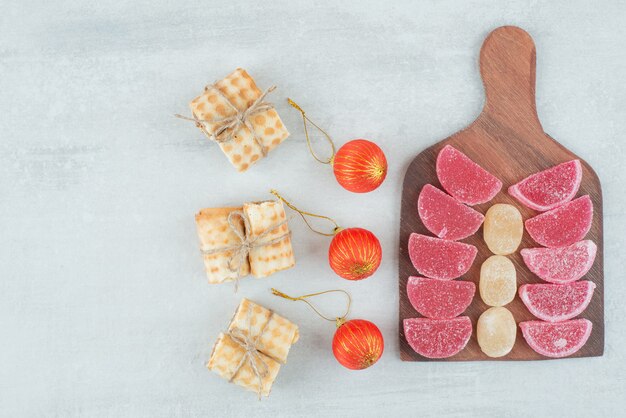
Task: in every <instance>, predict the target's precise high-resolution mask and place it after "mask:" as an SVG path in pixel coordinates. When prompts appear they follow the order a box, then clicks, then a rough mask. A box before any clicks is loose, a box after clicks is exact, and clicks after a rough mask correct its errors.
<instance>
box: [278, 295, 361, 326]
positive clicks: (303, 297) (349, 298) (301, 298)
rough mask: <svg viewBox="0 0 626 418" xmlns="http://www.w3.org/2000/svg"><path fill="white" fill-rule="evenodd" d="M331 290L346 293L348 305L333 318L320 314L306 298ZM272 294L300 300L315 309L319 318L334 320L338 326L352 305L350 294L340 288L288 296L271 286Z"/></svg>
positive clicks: (343, 320) (344, 320) (341, 323)
mask: <svg viewBox="0 0 626 418" xmlns="http://www.w3.org/2000/svg"><path fill="white" fill-rule="evenodd" d="M333 292H339V293H343V294H344V295H346V297H347V298H348V307H347V309H346V313H345V314H343V315H342V316H338V317H335V318H330V317H327V316H326V315H324V314H322V313H321V312H320V311H319V310H318V309H317V308H316V307H315V305H313V304H312V303H311V302H309V301H308V300H307V299H308V298H311V297H314V296H320V295H324V294H326V293H333ZM272 294H273V295H275V296H279V297H281V298H283V299H288V300H293V301H296V302H297V301H302V302H304V303H306V304H307V305H309V307H310V308H311V309H313V311H315V313H316V314H317V315H318V316H320V317H321V318H323V319H325V320H327V321H330V322H334V323H335V324H336V325H337V327H340V326H341V325H343V323H344V322H346V318H347V317H348V314H349V313H350V307H351V306H352V298H351V297H350V294H349V293H348V292H346V291H345V290H341V289H332V290H325V291H323V292H317V293H309V294H308V295H302V296H296V297H293V296H289V295H287V294H285V293H283V292H281V291H280V290H278V289H274V288H272Z"/></svg>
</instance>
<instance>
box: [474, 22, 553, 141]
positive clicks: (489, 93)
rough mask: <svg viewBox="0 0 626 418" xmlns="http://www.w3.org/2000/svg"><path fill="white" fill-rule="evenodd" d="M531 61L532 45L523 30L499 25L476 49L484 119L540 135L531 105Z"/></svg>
mask: <svg viewBox="0 0 626 418" xmlns="http://www.w3.org/2000/svg"><path fill="white" fill-rule="evenodd" d="M535 62H536V54H535V43H534V42H533V39H532V38H531V37H530V35H529V34H528V33H526V32H525V31H524V30H523V29H520V28H518V27H516V26H502V27H499V28H497V29H495V30H494V31H492V32H491V33H490V34H489V36H487V38H486V39H485V42H483V46H482V48H481V50H480V74H481V77H482V79H483V84H484V87H485V96H486V99H485V107H484V109H483V114H485V115H484V116H488V117H490V118H492V119H496V120H497V121H498V122H500V123H505V124H507V125H508V126H512V125H513V126H515V125H520V122H522V124H523V125H525V127H526V128H528V129H531V130H534V129H537V128H538V129H540V130H541V131H542V132H543V130H542V128H541V123H540V122H539V118H538V116H537V106H536V104H535Z"/></svg>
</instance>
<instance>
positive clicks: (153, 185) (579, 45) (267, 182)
mask: <svg viewBox="0 0 626 418" xmlns="http://www.w3.org/2000/svg"><path fill="white" fill-rule="evenodd" d="M625 20H626V4H625V3H624V2H619V1H607V2H603V3H602V5H601V6H600V5H598V4H595V3H590V2H588V1H581V0H571V1H563V0H557V1H551V2H537V1H529V0H511V1H508V2H506V3H505V2H493V1H476V0H473V1H470V2H459V1H449V0H443V1H436V2H435V1H423V2H413V1H408V0H398V1H395V2H391V3H390V2H378V1H361V2H355V1H341V2H324V3H321V2H317V3H316V2H310V1H308V2H304V1H284V0H283V1H277V2H263V3H260V2H253V1H241V2H237V3H235V2H226V1H219V0H216V1H214V2H211V3H210V4H208V3H202V2H195V3H185V4H183V3H179V2H168V1H164V0H151V1H145V0H139V1H133V2H121V1H111V0H100V1H98V2H78V1H70V0H60V1H55V2H45V1H24V2H20V1H5V2H3V3H2V13H0V71H1V74H2V77H0V91H1V92H2V94H1V95H0V108H1V109H2V111H1V112H0V127H1V130H2V140H1V141H0V196H1V203H0V236H1V239H0V277H1V278H2V280H0V328H1V329H2V340H1V342H0V357H1V358H2V359H3V361H2V363H1V364H0V388H1V392H2V395H1V396H0V404H1V405H2V414H4V415H7V416H12V417H19V416H29V417H30V416H62V417H77V416H86V417H96V418H99V417H111V416H113V417H168V418H169V417H203V416H207V414H213V415H215V416H223V417H237V416H260V417H272V418H275V417H302V416H317V417H322V416H324V417H326V416H338V417H350V416H357V417H379V416H381V414H384V415H385V416H390V417H392V416H419V417H442V418H444V417H445V418H452V417H466V416H468V415H470V414H471V415H475V416H478V417H504V416H506V417H520V416H536V417H542V416H545V417H557V416H564V415H565V416H578V417H594V416H598V417H617V416H621V415H623V413H624V410H625V409H626V401H625V399H624V396H623V394H624V393H625V392H626V381H625V380H624V369H626V353H625V352H624V350H623V349H622V347H624V346H625V345H626V332H625V331H624V327H623V325H621V324H622V320H623V318H625V317H626V305H625V304H623V303H622V301H624V300H626V281H625V280H623V279H622V278H623V272H624V271H626V259H625V258H624V257H623V256H621V255H622V254H623V248H625V247H626V239H625V238H624V237H626V221H625V217H624V213H626V200H625V198H624V193H623V189H624V185H625V184H626V176H625V173H624V170H623V166H624V163H623V160H624V155H626V141H624V132H626V120H625V118H624V109H626V90H625V89H624V86H626V51H625V50H624V45H625V44H626V27H624V21H625ZM270 22H274V23H270ZM504 24H516V25H519V26H521V27H523V28H525V29H526V30H528V31H529V32H530V33H531V34H532V36H533V38H534V40H535V42H536V44H537V53H538V55H537V101H538V111H539V117H540V118H541V121H542V123H543V126H544V128H545V130H546V132H548V133H549V134H550V135H551V136H553V137H555V138H557V139H558V140H559V141H561V143H562V144H563V145H564V146H566V147H568V148H569V149H571V150H572V151H574V152H576V153H578V154H579V155H581V156H583V157H584V158H585V159H587V161H588V162H589V163H590V164H591V165H592V166H593V167H594V168H595V169H596V170H597V172H598V175H599V176H600V179H601V181H602V187H603V192H604V238H605V248H604V249H605V258H606V259H605V262H606V264H605V277H606V281H605V292H604V294H605V309H606V324H607V327H606V338H607V343H606V351H605V355H604V357H601V358H588V359H571V360H569V359H568V360H559V361H549V362H507V363H502V362H470V363H451V364H442V363H404V362H401V361H400V359H399V356H398V352H399V348H398V338H397V333H398V322H397V321H398V312H397V287H398V283H397V280H395V277H396V274H397V265H398V263H397V259H396V257H397V254H396V252H397V242H398V223H399V216H400V215H399V207H400V204H399V198H400V189H401V186H402V178H403V177H404V172H405V170H406V167H407V165H408V164H409V162H410V161H411V160H412V159H413V158H414V157H415V155H416V154H418V153H419V152H420V151H422V150H423V149H424V148H426V147H428V146H429V145H431V144H433V143H434V142H436V141H438V140H441V139H443V138H445V137H446V136H448V135H450V134H452V133H453V132H456V131H458V130H460V129H462V128H463V127H464V126H466V125H468V124H469V123H470V122H471V121H472V120H473V119H474V118H475V117H476V115H478V114H479V112H480V110H481V108H482V104H483V87H482V82H481V79H480V76H479V74H478V67H477V53H478V48H480V45H481V44H482V42H483V39H484V37H485V36H486V35H487V33H489V31H491V30H492V29H494V28H495V27H497V26H500V25H504ZM238 66H243V67H246V68H247V69H248V70H249V71H250V72H251V74H252V75H253V76H254V77H255V80H256V81H257V82H258V83H259V85H260V86H263V87H266V86H270V85H271V84H274V83H275V84H277V85H278V89H277V90H276V91H275V92H274V93H272V94H270V99H272V100H273V101H274V103H276V104H277V107H278V110H279V113H280V115H281V118H282V119H283V122H284V123H285V126H287V127H288V129H289V130H290V132H291V136H290V137H289V139H287V140H286V141H285V142H284V143H283V144H281V145H280V146H279V147H278V148H276V149H275V150H274V151H272V152H271V153H270V155H269V156H268V157H267V158H264V159H262V160H261V161H259V162H258V164H256V165H255V166H254V167H252V168H250V169H249V170H248V172H247V173H244V174H237V173H235V172H234V170H233V168H232V167H231V166H230V164H229V163H228V161H227V160H226V158H224V156H223V155H222V153H221V151H220V150H219V149H218V147H216V146H214V145H213V144H210V143H208V142H207V140H206V138H205V137H204V135H202V133H201V132H200V131H199V130H198V129H197V128H195V126H193V123H191V122H185V121H181V120H178V119H175V118H173V117H172V114H173V113H181V112H185V111H187V109H188V107H187V105H188V103H189V101H190V100H191V99H193V98H194V97H195V96H196V95H197V94H198V91H199V89H201V88H202V86H204V85H205V84H207V83H210V82H213V81H215V80H216V79H218V78H220V77H223V76H224V74H228V73H229V72H230V71H232V70H234V69H235V68H236V67H238ZM287 96H290V97H292V98H293V99H294V100H296V101H297V102H298V103H299V104H300V105H302V106H303V107H304V109H305V110H306V111H307V113H308V115H309V116H310V117H311V118H312V119H313V121H315V122H316V123H318V124H319V125H320V126H323V127H325V128H327V129H328V130H329V131H330V133H331V134H332V135H333V138H334V139H335V141H336V142H337V145H338V146H340V145H342V144H343V143H345V142H347V141H348V140H350V139H354V138H357V137H366V138H368V139H371V140H373V141H376V142H377V143H378V144H379V145H380V146H381V148H382V149H383V150H384V151H385V153H386V155H387V159H388V162H389V173H388V176H387V179H386V180H385V182H384V183H383V184H382V185H381V187H380V188H379V189H377V190H375V191H374V192H372V193H370V194H367V195H362V196H361V195H354V194H351V193H348V192H346V191H345V190H344V189H343V188H341V187H340V186H339V185H338V184H337V183H336V180H335V178H334V176H333V173H332V170H330V169H329V168H328V167H325V166H322V165H320V164H319V163H317V162H316V161H314V160H313V159H312V158H311V157H310V156H309V155H308V154H307V150H306V143H305V141H304V136H303V134H302V128H301V125H300V123H301V117H300V114H299V113H298V112H296V111H295V110H292V109H291V108H290V107H289V105H288V104H286V103H285V100H286V97H287ZM33 103H35V104H37V105H38V107H37V109H38V110H37V112H34V111H33V108H32V106H33ZM314 145H315V146H316V147H317V148H316V149H317V150H318V152H320V153H322V152H324V151H325V150H326V148H323V147H324V145H323V143H322V142H315V144H314ZM271 187H275V188H277V189H278V190H280V191H281V192H282V193H285V194H287V195H288V197H291V198H293V199H297V203H299V204H300V205H301V206H302V207H304V208H309V209H319V210H320V211H322V209H324V211H325V212H328V214H330V215H333V216H336V217H338V218H341V219H338V220H340V221H343V222H342V223H344V224H345V226H361V227H364V228H367V229H370V230H371V231H372V232H374V233H375V234H376V235H377V236H378V238H379V239H380V241H381V244H382V246H383V253H384V256H383V262H382V264H381V267H380V269H379V270H378V271H377V273H376V274H375V275H374V276H372V277H370V278H369V279H367V280H364V281H362V282H357V283H346V282H343V281H341V280H340V279H338V278H337V277H335V275H334V273H333V272H332V270H331V269H330V267H329V266H328V264H327V263H326V262H325V259H326V254H327V251H328V244H329V241H327V240H325V239H322V238H321V237H319V236H317V235H315V234H312V233H310V232H309V231H308V229H307V228H306V227H305V226H304V225H303V224H302V222H300V221H299V220H298V219H297V218H295V219H294V220H293V221H292V222H291V223H290V228H291V229H292V232H293V247H294V253H295V255H296V266H295V267H294V268H293V269H291V270H288V271H285V272H281V273H277V274H276V275H274V276H272V277H270V278H268V279H263V280H245V281H242V283H241V290H240V291H239V293H238V294H233V289H232V287H231V286H229V285H224V286H222V285H217V286H209V285H208V284H207V283H206V277H205V274H204V272H203V266H202V260H201V257H200V255H199V254H198V241H197V236H196V233H195V228H194V220H193V215H194V214H195V213H197V211H198V210H199V209H200V208H203V207H209V206H218V205H240V204H241V203H243V201H245V200H262V199H266V198H271V197H272V196H271V195H269V194H268V193H267V190H268V189H269V188H271ZM327 202H332V203H327ZM331 212H332V213H331ZM481 261H482V259H481ZM269 287H276V288H278V289H280V290H282V291H285V292H287V293H289V292H293V293H296V292H299V291H302V292H303V293H304V292H315V291H320V290H324V289H331V288H337V287H341V288H345V289H347V290H348V291H349V292H350V294H351V295H352V298H353V300H354V305H353V310H352V317H353V318H359V317H361V318H366V319H368V320H371V321H373V322H375V323H376V325H378V326H379V328H380V329H381V331H382V333H383V335H384V337H385V343H386V344H388V347H385V354H384V355H383V356H382V358H381V359H380V361H379V362H378V363H377V364H376V365H375V366H374V367H371V368H369V369H367V370H364V371H361V372H358V373H354V372H350V371H348V370H344V369H343V368H342V367H341V366H340V365H338V364H337V362H336V360H335V359H334V357H333V355H332V352H331V351H330V344H331V341H332V337H333V329H332V328H333V327H332V325H329V324H327V323H325V322H324V321H321V320H320V319H319V318H317V317H316V316H314V315H313V314H312V313H311V312H310V311H309V310H308V309H307V307H306V306H304V305H302V306H299V304H297V303H292V302H288V301H284V300H279V299H277V298H276V297H274V296H272V295H271V294H270V293H269V290H268V288H269ZM243 297H248V298H250V299H252V300H254V301H255V302H258V303H261V304H262V305H263V306H267V307H268V308H272V309H275V310H276V311H277V312H279V313H280V314H281V315H284V316H285V317H287V318H289V319H290V320H292V321H294V322H295V323H297V324H298V325H299V326H300V330H301V331H302V335H301V341H299V342H298V344H296V345H295V346H294V347H293V351H292V352H291V353H290V354H289V362H288V364H287V365H286V366H285V367H283V369H282V370H281V373H280V376H279V378H278V379H277V380H276V384H275V386H274V388H273V390H272V394H271V396H270V398H269V399H268V400H267V402H266V401H265V400H264V401H263V402H261V403H259V402H257V401H256V399H255V398H254V395H253V394H252V395H251V394H249V393H246V392H245V391H242V390H240V389H239V388H237V387H236V386H235V385H229V384H228V383H226V382H224V381H222V380H221V379H219V378H218V377H217V376H213V375H212V374H211V373H209V372H208V371H207V370H206V369H205V367H204V363H205V362H206V360H207V359H208V358H209V355H210V350H211V344H212V343H213V342H214V340H215V338H216V336H217V335H218V334H219V332H220V331H223V330H224V329H225V328H226V326H227V325H228V321H229V320H230V317H231V316H232V313H233V311H234V309H235V308H236V306H237V305H238V303H239V301H240V300H241V298H243ZM318 303H319V304H320V309H323V310H324V311H325V312H329V313H330V312H333V309H336V308H337V306H338V304H341V303H343V299H341V297H340V296H337V297H336V298H335V297H333V296H329V297H328V298H327V299H324V298H322V299H321V300H319V301H318ZM520 338H521V336H520ZM520 387H523V388H524V390H523V391H521V390H520ZM554 388H558V396H555V395H554V393H555V392H554ZM529 399H530V400H532V401H530V402H529V401H528V400H529Z"/></svg>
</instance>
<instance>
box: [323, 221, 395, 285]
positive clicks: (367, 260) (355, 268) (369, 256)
mask: <svg viewBox="0 0 626 418" xmlns="http://www.w3.org/2000/svg"><path fill="white" fill-rule="evenodd" d="M382 257H383V250H382V248H381V247H380V242H379V241H378V238H376V235H374V234H372V233H371V232H370V231H368V230H367V229H363V228H347V229H342V230H341V231H339V232H338V233H337V234H335V236H334V237H333V240H332V241H331V243H330V247H329V248H328V262H329V263H330V267H331V268H332V269H333V271H334V272H335V273H337V274H338V275H339V276H340V277H343V278H344V279H347V280H362V279H365V278H366V277H369V276H371V275H372V274H374V272H375V271H376V270H377V269H378V267H379V266H380V261H381V259H382Z"/></svg>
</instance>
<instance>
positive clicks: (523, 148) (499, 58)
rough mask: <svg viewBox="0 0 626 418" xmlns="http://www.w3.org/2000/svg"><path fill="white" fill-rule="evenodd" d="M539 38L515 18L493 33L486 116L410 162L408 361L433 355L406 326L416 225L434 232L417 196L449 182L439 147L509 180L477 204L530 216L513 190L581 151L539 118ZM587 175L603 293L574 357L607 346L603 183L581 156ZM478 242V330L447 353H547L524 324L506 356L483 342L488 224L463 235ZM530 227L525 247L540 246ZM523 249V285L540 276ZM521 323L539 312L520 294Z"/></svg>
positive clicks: (403, 271)
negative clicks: (441, 173)
mask: <svg viewBox="0 0 626 418" xmlns="http://www.w3.org/2000/svg"><path fill="white" fill-rule="evenodd" d="M535 58H536V55H535V45H534V42H533V40H532V38H531V37H530V35H529V34H528V33H526V32H525V31H523V30H522V29H520V28H517V27H513V26H505V27H500V28H498V29H496V30H494V31H493V32H491V33H490V34H489V36H488V37H487V38H486V39H485V42H484V43H483V46H482V48H481V51H480V73H481V76H482V79H483V84H484V88H485V93H486V100H485V105H484V108H483V111H482V113H481V114H480V116H479V117H478V118H477V119H476V120H475V121H474V122H473V123H472V124H471V125H470V126H469V127H468V128H466V129H464V130H462V131H461V132H458V133H456V134H454V135H452V136H450V137H448V138H446V139H444V140H443V141H441V142H438V143H437V144H435V145H433V146H431V147H430V148H427V149H426V150H424V151H423V152H421V153H420V154H419V155H418V156H417V157H416V158H415V159H414V160H413V161H412V163H411V164H410V165H409V168H408V170H407V173H406V175H405V178H404V185H403V192H402V209H401V218H400V255H399V291H400V303H399V305H400V306H399V308H400V315H399V331H400V354H401V358H402V360H405V361H430V359H427V358H424V357H422V356H420V355H419V354H417V353H415V352H414V351H413V349H412V348H411V347H410V346H409V345H408V343H407V341H406V339H405V337H404V332H403V326H402V323H403V320H404V319H405V318H411V317H419V316H420V315H419V314H418V313H417V312H416V311H415V309H414V308H413V307H412V306H411V303H410V302H409V300H408V298H407V293H406V283H407V279H408V277H409V276H412V275H414V276H417V275H419V274H418V273H417V271H416V270H415V268H414V267H413V265H412V263H411V260H410V259H409V254H408V250H407V243H408V239H409V236H410V234H411V233H412V232H418V233H422V234H427V235H431V236H432V234H431V233H430V232H429V231H428V230H427V229H426V228H425V227H424V225H423V224H422V222H421V221H420V219H419V216H418V213H417V198H418V195H419V192H420V191H421V189H422V187H423V186H424V185H425V184H428V183H430V184H433V185H435V186H437V187H439V188H441V185H440V183H439V181H438V179H437V176H436V173H435V161H436V158H437V154H438V153H439V151H440V150H441V148H443V147H444V146H445V145H452V146H453V147H455V148H457V149H459V150H460V151H462V152H463V153H465V154H466V155H467V156H469V157H470V158H471V159H472V160H474V161H476V162H477V163H478V164H480V165H481V166H482V167H484V168H485V169H487V170H488V171H489V172H491V173H492V174H494V175H495V176H497V177H498V178H499V179H500V180H502V182H503V184H504V185H503V188H502V191H501V192H500V193H499V194H498V195H497V196H496V197H495V198H494V199H493V200H492V201H490V202H488V203H485V204H481V205H477V206H475V207H474V208H475V209H477V210H478V211H480V212H481V213H483V214H484V213H485V212H486V211H487V209H488V208H489V207H490V206H492V205H493V204H496V203H509V204H512V205H514V206H515V207H517V208H518V209H519V210H520V212H521V213H522V216H523V218H524V220H526V219H528V218H530V217H532V216H535V215H536V214H537V212H535V211H533V210H531V209H528V208H526V207H524V206H522V205H521V204H520V203H519V202H517V201H516V200H515V199H513V198H512V197H511V196H509V195H508V194H507V192H506V191H507V188H508V187H509V186H511V185H512V184H514V183H517V182H518V181H519V180H521V179H523V178H524V177H526V176H528V175H530V174H532V173H535V172H537V171H540V170H544V169H546V168H549V167H551V166H553V165H556V164H559V163H562V162H565V161H568V160H572V159H575V158H579V159H580V157H578V156H577V155H575V154H574V153H572V152H570V151H569V150H567V149H566V148H565V147H563V146H562V145H560V144H559V143H558V142H557V141H555V140H554V139H552V138H551V137H550V136H549V135H547V134H546V133H545V132H544V131H543V128H542V126H541V123H540V122H539V118H538V116H537V109H536V105H535ZM580 160H581V163H582V167H583V178H582V184H581V187H580V190H579V192H578V195H577V196H582V195H585V194H588V195H590V197H591V199H592V201H593V205H594V218H593V224H592V226H591V230H590V231H589V233H588V235H587V239H591V240H592V241H594V242H595V243H596V244H597V246H598V252H597V256H596V260H595V263H594V265H593V267H592V268H591V270H590V271H589V273H587V275H586V276H585V277H584V279H586V280H591V281H593V282H594V283H595V284H596V286H597V287H596V289H595V293H594V295H593V298H592V300H591V303H590V305H589V306H588V307H587V309H586V310H585V311H584V312H583V313H582V314H581V315H580V316H579V317H582V318H587V319H589V320H590V321H591V322H592V323H593V331H592V333H591V336H590V338H589V340H588V342H587V344H586V345H585V346H584V347H582V348H581V349H580V350H579V351H578V352H577V353H575V354H574V355H572V356H571V357H591V356H601V355H602V354H603V351H604V287H603V284H604V274H603V242H602V190H601V187H600V181H599V180H598V176H597V175H596V173H595V172H594V171H593V169H592V168H591V167H590V166H589V164H587V163H586V162H585V161H584V160H582V159H580ZM463 242H466V243H468V244H472V245H474V246H476V247H477V248H478V255H477V256H476V260H475V261H474V264H473V265H472V267H471V269H470V270H469V271H468V272H467V273H466V274H465V275H464V276H463V277H462V278H461V279H459V280H471V281H473V282H475V283H476V288H477V291H476V295H475V297H474V300H473V301H472V304H471V305H470V306H469V308H468V309H467V311H466V312H465V315H468V316H469V317H470V319H471V320H472V324H473V328H474V330H473V331H474V332H473V333H472V337H471V339H470V341H469V343H468V344H467V346H466V347H465V349H463V350H462V351H461V352H460V353H458V354H457V355H455V356H452V357H451V358H448V359H441V360H442V361H473V360H544V359H548V358H547V357H544V356H542V355H540V354H537V353H536V352H534V351H533V350H532V349H531V348H530V347H529V346H528V345H527V344H526V341H525V340H524V338H523V337H522V334H521V332H520V330H519V327H518V332H517V338H516V342H515V346H514V347H513V350H512V351H511V352H510V353H509V354H508V355H506V356H504V357H501V358H498V359H492V358H490V357H487V356H486V355H485V354H483V352H482V351H481V350H480V347H479V346H478V342H477V340H476V321H477V319H478V317H479V316H480V314H481V313H483V312H484V311H485V310H486V309H488V308H489V306H487V305H485V304H484V303H483V302H482V300H481V298H480V295H479V293H478V281H479V273H480V267H481V265H482V263H483V261H485V260H486V259H487V258H488V257H489V256H491V255H492V253H491V252H490V251H489V249H488V248H487V246H486V244H485V242H484V241H483V236H482V228H481V229H480V230H479V231H478V232H477V233H476V234H474V235H473V236H471V237H469V238H467V239H465V240H463ZM538 246H539V245H538V244H536V243H535V242H534V241H533V240H532V239H531V238H530V236H529V235H528V233H527V232H526V231H524V236H523V239H522V243H521V245H520V247H519V249H521V248H528V247H538ZM519 249H518V251H516V252H515V253H514V254H512V255H510V256H508V257H509V259H510V260H511V261H513V264H514V265H515V268H516V271H517V285H518V288H519V286H521V285H522V284H525V283H540V282H541V280H540V279H539V278H538V277H536V276H535V275H534V274H532V273H531V272H530V271H529V270H528V268H527V267H526V266H525V264H524V262H523V261H522V257H521V255H520V253H519ZM506 308H507V309H509V310H510V311H511V313H512V314H513V316H514V317H515V320H516V322H517V323H519V322H522V321H527V320H532V319H536V318H534V317H533V316H532V315H531V314H530V312H528V310H527V309H526V307H525V306H524V304H523V303H522V301H521V300H520V299H519V296H517V295H516V297H515V299H514V300H513V301H512V302H511V303H510V304H508V305H507V306H506Z"/></svg>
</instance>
